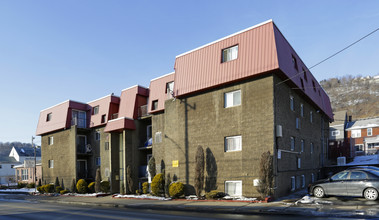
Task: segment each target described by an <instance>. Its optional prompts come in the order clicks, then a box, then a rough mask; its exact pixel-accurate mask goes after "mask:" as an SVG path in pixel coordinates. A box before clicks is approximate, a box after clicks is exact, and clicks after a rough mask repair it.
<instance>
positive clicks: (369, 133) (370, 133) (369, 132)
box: [367, 128, 372, 136]
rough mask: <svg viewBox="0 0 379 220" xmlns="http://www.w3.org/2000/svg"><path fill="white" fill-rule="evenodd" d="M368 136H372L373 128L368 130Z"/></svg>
mask: <svg viewBox="0 0 379 220" xmlns="http://www.w3.org/2000/svg"><path fill="white" fill-rule="evenodd" d="M367 136H372V128H367Z"/></svg>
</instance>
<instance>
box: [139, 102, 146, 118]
mask: <svg viewBox="0 0 379 220" xmlns="http://www.w3.org/2000/svg"><path fill="white" fill-rule="evenodd" d="M146 116H149V113H148V108H147V105H142V106H140V107H139V108H138V118H142V117H146Z"/></svg>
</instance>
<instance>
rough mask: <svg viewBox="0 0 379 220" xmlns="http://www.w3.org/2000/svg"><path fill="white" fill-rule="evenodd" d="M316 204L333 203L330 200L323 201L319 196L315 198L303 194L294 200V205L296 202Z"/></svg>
mask: <svg viewBox="0 0 379 220" xmlns="http://www.w3.org/2000/svg"><path fill="white" fill-rule="evenodd" d="M299 203H301V204H316V205H319V204H333V203H332V202H330V201H324V200H322V199H319V198H316V197H311V196H308V195H307V196H304V197H303V198H301V199H299V200H297V201H296V202H295V205H297V204H299Z"/></svg>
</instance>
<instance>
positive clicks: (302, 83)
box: [300, 78, 305, 90]
mask: <svg viewBox="0 0 379 220" xmlns="http://www.w3.org/2000/svg"><path fill="white" fill-rule="evenodd" d="M300 83H301V88H302V89H303V90H305V88H304V81H303V79H302V78H300Z"/></svg>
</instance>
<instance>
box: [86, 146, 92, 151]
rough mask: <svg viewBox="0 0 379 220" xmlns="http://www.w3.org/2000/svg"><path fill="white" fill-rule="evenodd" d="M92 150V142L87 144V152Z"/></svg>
mask: <svg viewBox="0 0 379 220" xmlns="http://www.w3.org/2000/svg"><path fill="white" fill-rule="evenodd" d="M91 152H92V146H91V145H90V144H87V145H86V153H91Z"/></svg>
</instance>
